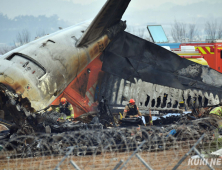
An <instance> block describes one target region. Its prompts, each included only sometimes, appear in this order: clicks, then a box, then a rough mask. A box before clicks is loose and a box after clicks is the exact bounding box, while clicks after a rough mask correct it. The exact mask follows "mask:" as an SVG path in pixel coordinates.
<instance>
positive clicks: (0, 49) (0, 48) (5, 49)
mask: <svg viewBox="0 0 222 170" xmlns="http://www.w3.org/2000/svg"><path fill="white" fill-rule="evenodd" d="M14 48H15V47H10V46H7V45H4V46H0V55H3V54H5V53H7V52H9V51H11V50H13V49H14Z"/></svg>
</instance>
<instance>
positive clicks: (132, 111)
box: [123, 99, 142, 118]
mask: <svg viewBox="0 0 222 170" xmlns="http://www.w3.org/2000/svg"><path fill="white" fill-rule="evenodd" d="M138 116H142V114H141V113H140V111H139V108H138V107H137V106H136V104H135V100H134V99H130V100H129V104H127V105H126V106H125V109H124V112H123V118H129V117H130V118H131V117H138Z"/></svg>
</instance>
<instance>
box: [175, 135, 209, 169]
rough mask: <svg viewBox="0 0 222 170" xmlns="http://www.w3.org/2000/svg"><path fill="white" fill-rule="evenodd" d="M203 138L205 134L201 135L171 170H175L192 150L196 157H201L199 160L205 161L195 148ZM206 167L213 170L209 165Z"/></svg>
mask: <svg viewBox="0 0 222 170" xmlns="http://www.w3.org/2000/svg"><path fill="white" fill-rule="evenodd" d="M204 136H205V134H203V135H202V136H201V137H200V139H198V141H197V142H196V143H195V144H194V146H193V147H192V148H191V149H190V150H189V151H188V152H187V153H186V154H185V155H184V156H183V157H182V159H181V160H180V161H179V162H178V163H177V164H176V166H175V167H174V168H173V169H172V170H176V169H177V168H178V167H179V166H180V164H181V163H182V162H183V161H184V160H185V159H186V157H187V156H188V155H189V154H190V153H191V152H192V151H193V150H194V151H195V152H196V151H197V152H196V153H198V155H199V156H200V157H201V159H203V160H204V161H205V159H204V158H203V157H202V156H201V155H200V153H199V151H198V150H197V149H196V148H195V147H196V146H197V144H198V143H200V141H201V140H202V139H203V138H204ZM208 167H209V168H210V169H212V170H213V168H212V167H211V166H210V165H208Z"/></svg>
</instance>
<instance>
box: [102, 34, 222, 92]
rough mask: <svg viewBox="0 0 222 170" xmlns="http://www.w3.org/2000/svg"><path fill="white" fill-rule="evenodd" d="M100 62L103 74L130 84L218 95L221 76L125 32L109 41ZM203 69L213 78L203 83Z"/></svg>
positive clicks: (205, 75) (204, 74) (204, 75)
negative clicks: (138, 80) (105, 73)
mask: <svg viewBox="0 0 222 170" xmlns="http://www.w3.org/2000/svg"><path fill="white" fill-rule="evenodd" d="M103 60H104V61H103V67H102V70H103V71H105V72H108V73H110V74H112V75H115V76H118V77H120V78H123V79H125V80H129V81H131V82H134V78H138V79H142V80H143V81H146V82H150V83H154V84H159V85H163V86H169V87H173V88H177V89H182V90H186V89H188V88H189V89H200V90H206V91H208V92H209V91H210V92H212V93H213V94H218V91H221V83H220V81H219V79H220V78H221V79H222V74H218V72H216V71H215V70H213V69H211V68H207V67H206V66H202V65H199V64H196V63H194V62H191V61H189V60H186V59H183V58H180V57H179V56H178V55H177V54H175V53H172V52H171V51H168V50H166V49H164V48H162V47H160V46H158V45H156V44H153V43H151V42H148V41H146V40H143V39H141V38H139V37H136V36H134V35H131V34H129V33H127V32H121V33H120V34H118V36H116V37H115V39H113V41H112V42H111V43H110V44H109V46H108V47H107V48H106V50H105V51H104V53H103ZM206 69H207V70H209V71H208V72H211V75H210V77H211V78H212V77H213V78H212V80H209V81H208V82H206V81H203V78H205V77H207V76H208V75H207V74H208V73H207V72H206V71H205V72H203V70H206ZM213 80H214V81H213ZM205 82H206V83H205Z"/></svg>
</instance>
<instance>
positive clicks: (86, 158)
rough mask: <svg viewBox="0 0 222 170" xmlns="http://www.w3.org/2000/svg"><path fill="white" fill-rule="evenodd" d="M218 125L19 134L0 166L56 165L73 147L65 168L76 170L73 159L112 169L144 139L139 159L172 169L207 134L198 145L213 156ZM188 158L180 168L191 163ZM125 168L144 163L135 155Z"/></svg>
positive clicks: (209, 121)
mask: <svg viewBox="0 0 222 170" xmlns="http://www.w3.org/2000/svg"><path fill="white" fill-rule="evenodd" d="M98 127H99V125H98ZM216 127H217V125H216V124H215V120H214V119H213V118H203V119H198V120H193V121H188V120H186V119H181V120H179V121H178V122H177V123H176V124H173V125H166V126H140V127H116V128H108V129H101V128H98V129H88V130H79V131H65V132H63V133H50V134H47V133H33V134H30V135H18V134H14V135H12V136H10V138H9V139H5V140H1V141H0V145H2V146H3V148H2V150H1V151H0V165H1V167H3V168H6V169H30V168H31V169H46V168H48V169H54V168H55V167H56V165H57V164H58V162H60V161H61V159H62V158H63V157H64V155H66V153H67V152H68V151H70V149H71V148H72V147H73V150H72V152H71V154H70V156H69V157H68V158H67V160H65V161H64V162H63V163H62V164H61V167H62V169H73V168H74V167H73V166H72V165H71V164H70V161H71V160H73V161H74V162H75V163H76V164H77V165H78V166H79V167H80V169H113V168H114V167H115V166H116V165H117V164H118V163H119V162H120V161H121V160H123V161H126V160H127V159H128V158H129V156H130V155H131V154H132V153H133V152H134V151H135V150H136V149H137V148H138V146H139V145H140V144H141V143H142V142H144V141H145V142H144V144H143V146H142V147H141V148H140V149H139V150H138V153H139V155H140V157H141V158H143V159H144V160H146V162H148V164H149V165H150V166H151V167H152V168H153V169H158V168H159V169H165V168H172V167H173V166H174V165H175V164H176V163H177V162H178V161H179V159H180V158H181V157H182V156H183V155H184V154H185V153H186V152H188V150H189V149H190V148H191V147H192V146H193V145H194V144H195V143H196V141H197V140H198V139H199V138H200V137H201V136H202V134H205V137H204V138H203V140H202V141H201V142H200V143H199V144H198V145H197V149H198V150H200V152H203V151H204V154H208V155H210V153H211V152H212V151H215V150H217V149H220V148H221V147H222V141H221V140H220V138H219V133H218V131H217V128H216ZM66 130H67V127H66ZM187 161H188V160H186V161H185V164H182V165H181V167H187V166H188V162H187ZM46 162H47V163H46ZM157 162H159V163H157ZM161 162H163V163H161ZM125 168H127V169H138V168H141V169H143V168H145V167H144V165H143V164H142V163H141V162H140V161H139V159H137V158H136V157H133V158H132V160H131V161H130V162H129V163H127V166H126V167H125ZM203 168H206V166H203ZM220 168H221V167H220Z"/></svg>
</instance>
